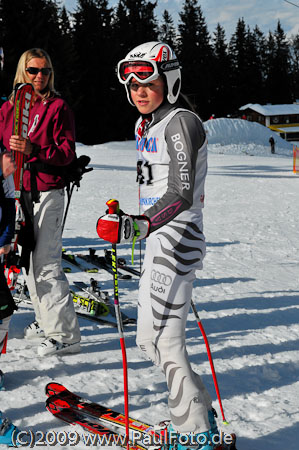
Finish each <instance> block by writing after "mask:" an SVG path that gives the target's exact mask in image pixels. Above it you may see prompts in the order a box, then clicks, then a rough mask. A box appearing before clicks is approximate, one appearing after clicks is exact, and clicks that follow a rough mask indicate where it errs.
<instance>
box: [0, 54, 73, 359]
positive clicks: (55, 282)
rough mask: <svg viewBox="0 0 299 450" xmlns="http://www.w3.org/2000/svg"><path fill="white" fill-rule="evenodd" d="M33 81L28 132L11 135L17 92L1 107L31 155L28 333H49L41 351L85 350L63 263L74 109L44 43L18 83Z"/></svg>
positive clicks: (23, 63) (4, 136) (17, 142)
mask: <svg viewBox="0 0 299 450" xmlns="http://www.w3.org/2000/svg"><path fill="white" fill-rule="evenodd" d="M17 83H32V85H33V86H34V90H35V95H34V100H33V106H32V110H31V115H30V123H29V127H28V128H29V132H28V138H27V139H24V138H23V137H21V136H15V135H13V136H11V130H12V123H13V107H14V104H13V103H14V98H13V95H11V97H10V100H9V101H7V102H6V103H4V105H3V106H2V108H1V110H0V139H1V140H3V144H4V146H5V148H6V149H8V150H14V151H18V152H22V153H24V154H25V155H26V157H27V161H26V162H27V169H26V170H25V172H24V177H23V192H22V196H23V200H24V203H25V204H26V205H27V211H28V214H29V215H30V216H31V217H32V221H33V227H34V239H35V248H34V250H33V252H32V253H31V259H30V268H29V272H28V274H27V275H25V274H24V275H25V279H26V282H27V285H28V289H29V293H30V297H31V300H32V303H33V306H34V311H35V320H34V322H33V323H31V324H30V325H28V326H27V327H26V328H25V331H24V334H25V338H27V339H35V338H44V341H43V342H41V343H40V345H39V346H38V347H37V354H38V355H39V356H49V355H53V354H61V353H75V352H79V351H80V329H79V325H78V320H77V316H76V313H75V309H74V304H73V300H72V295H71V294H70V289H69V284H68V281H67V278H66V276H65V274H64V272H63V269H62V266H61V252H62V218H63V212H64V195H65V192H64V187H65V182H64V179H63V173H64V171H65V167H66V166H67V165H68V164H70V163H71V162H72V161H73V160H74V158H75V126H74V117H73V113H72V111H71V110H70V108H69V106H68V105H67V104H66V102H65V101H64V100H63V99H62V98H61V97H60V96H59V95H58V94H57V93H56V91H55V88H54V70H53V66H52V63H51V59H50V57H49V55H48V54H47V53H46V52H45V51H44V50H42V49H39V48H33V49H31V50H27V51H25V52H24V53H23V54H22V56H21V57H20V60H19V62H18V66H17V71H16V75H15V79H14V83H13V85H14V86H15V85H16V84H17Z"/></svg>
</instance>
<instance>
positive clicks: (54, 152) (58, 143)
mask: <svg viewBox="0 0 299 450" xmlns="http://www.w3.org/2000/svg"><path fill="white" fill-rule="evenodd" d="M12 123H13V105H12V104H11V103H10V102H9V101H8V102H6V103H4V104H3V105H2V108H1V109H0V142H1V141H2V142H3V145H4V147H5V148H6V149H7V150H10V148H9V138H10V136H11V134H12ZM28 137H29V139H30V141H31V143H32V144H35V145H34V147H35V148H34V153H33V155H34V156H33V155H29V156H28V157H27V161H26V162H34V161H38V162H42V163H46V164H49V165H51V166H66V165H67V164H69V163H71V162H72V160H73V159H74V157H75V124H74V116H73V113H72V111H71V109H70V108H69V106H68V105H67V103H66V102H65V101H64V100H63V99H62V98H60V97H58V96H54V97H51V98H48V99H45V100H42V99H41V98H40V97H38V98H37V99H36V101H35V103H34V104H33V106H32V109H31V113H30V122H29V132H28ZM36 178H37V189H38V191H49V190H51V189H60V188H62V187H64V181H63V179H62V178H61V177H60V176H59V175H52V174H49V173H42V172H38V174H37V177H36ZM23 186H24V189H25V191H30V189H31V188H30V172H29V171H28V170H25V172H24V176H23Z"/></svg>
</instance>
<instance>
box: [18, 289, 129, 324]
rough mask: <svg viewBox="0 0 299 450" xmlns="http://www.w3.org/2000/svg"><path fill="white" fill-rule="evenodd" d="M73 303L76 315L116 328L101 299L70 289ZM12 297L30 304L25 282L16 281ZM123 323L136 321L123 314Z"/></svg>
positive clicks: (111, 309) (113, 313) (112, 310)
mask: <svg viewBox="0 0 299 450" xmlns="http://www.w3.org/2000/svg"><path fill="white" fill-rule="evenodd" d="M70 292H71V294H72V296H73V302H74V304H75V311H76V314H77V316H78V317H81V318H82V319H87V320H89V321H91V322H95V323H98V324H101V325H108V326H110V327H113V328H117V321H116V318H115V312H114V308H113V307H112V305H107V304H106V303H104V302H103V301H100V300H96V299H94V298H89V297H86V296H83V295H80V294H79V293H78V292H74V291H73V290H72V289H71V290H70ZM13 298H14V301H15V302H16V304H17V305H18V304H19V303H25V304H28V305H32V302H31V299H30V295H29V291H28V288H27V285H26V283H17V284H16V286H15V289H14V291H13ZM123 323H124V325H132V324H135V323H136V319H134V318H130V317H128V316H126V315H123Z"/></svg>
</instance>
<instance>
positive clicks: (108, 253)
mask: <svg viewBox="0 0 299 450" xmlns="http://www.w3.org/2000/svg"><path fill="white" fill-rule="evenodd" d="M104 253H105V260H106V261H107V263H108V264H110V265H111V264H112V255H111V250H107V249H106V250H104ZM117 267H118V269H121V270H124V271H125V272H129V273H131V274H132V275H136V277H140V272H139V270H136V269H134V268H133V267H130V266H128V265H127V263H126V260H125V259H124V258H117Z"/></svg>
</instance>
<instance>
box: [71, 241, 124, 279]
mask: <svg viewBox="0 0 299 450" xmlns="http://www.w3.org/2000/svg"><path fill="white" fill-rule="evenodd" d="M77 256H78V257H79V258H81V259H83V260H84V261H86V262H88V263H91V264H93V265H95V266H97V267H99V268H100V269H103V270H106V271H107V272H109V273H110V274H111V275H113V270H112V266H111V264H110V263H109V262H107V261H106V259H105V257H104V256H98V255H96V254H95V249H93V248H90V249H89V254H88V255H83V254H78V255H77ZM118 278H119V279H120V280H130V279H131V278H132V275H129V274H123V273H121V272H119V273H118Z"/></svg>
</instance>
